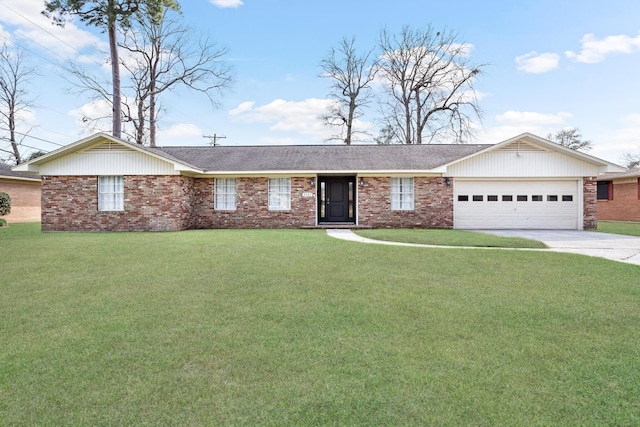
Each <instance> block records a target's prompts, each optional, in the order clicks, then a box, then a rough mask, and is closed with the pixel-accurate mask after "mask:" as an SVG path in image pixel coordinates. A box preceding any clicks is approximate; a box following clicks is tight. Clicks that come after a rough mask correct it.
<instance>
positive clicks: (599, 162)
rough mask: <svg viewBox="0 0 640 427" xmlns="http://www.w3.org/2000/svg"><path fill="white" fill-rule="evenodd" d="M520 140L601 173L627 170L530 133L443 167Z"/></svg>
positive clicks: (447, 165)
mask: <svg viewBox="0 0 640 427" xmlns="http://www.w3.org/2000/svg"><path fill="white" fill-rule="evenodd" d="M520 139H525V140H529V141H530V142H533V143H536V144H539V145H542V146H544V147H546V148H549V149H550V150H553V151H557V152H560V153H563V154H566V155H568V156H570V157H573V158H576V159H579V160H582V161H584V162H587V163H590V164H592V165H594V166H599V167H601V168H605V169H604V170H601V173H603V172H620V171H624V170H626V169H625V168H624V167H622V166H620V165H617V164H615V163H612V162H608V161H606V160H603V159H600V158H598V157H594V156H591V155H589V154H586V153H582V152H580V151H576V150H572V149H570V148H567V147H563V146H562V145H560V144H556V143H555V142H552V141H549V140H548V139H545V138H542V137H539V136H537V135H534V134H532V133H529V132H525V133H522V134H520V135H518V136H515V137H513V138H509V139H507V140H505V141H502V142H499V143H497V144H495V145H492V146H490V147H487V148H485V149H484V150H480V151H478V152H475V153H473V154H470V155H468V156H465V157H462V158H460V159H457V160H454V161H452V162H450V163H447V164H446V165H443V166H444V167H445V168H446V167H449V166H452V165H454V164H456V163H460V162H463V161H465V160H467V159H470V158H472V157H475V156H478V155H481V154H485V153H489V152H491V151H494V150H499V149H500V148H502V147H504V146H506V145H509V144H512V143H514V142H517V141H518V140H520Z"/></svg>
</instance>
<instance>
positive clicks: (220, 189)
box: [213, 178, 236, 211]
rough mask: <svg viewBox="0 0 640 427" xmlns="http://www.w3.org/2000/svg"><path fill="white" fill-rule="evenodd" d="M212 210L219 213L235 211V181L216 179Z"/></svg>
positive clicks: (232, 179)
mask: <svg viewBox="0 0 640 427" xmlns="http://www.w3.org/2000/svg"><path fill="white" fill-rule="evenodd" d="M213 199H214V200H213V208H214V209H215V210H220V211H235V210H236V179H235V178H216V183H215V188H214V198H213Z"/></svg>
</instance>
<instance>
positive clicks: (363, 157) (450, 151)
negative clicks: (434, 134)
mask: <svg viewBox="0 0 640 427" xmlns="http://www.w3.org/2000/svg"><path fill="white" fill-rule="evenodd" d="M488 147H491V145H478V144H424V145H295V146H292V145H282V146H242V147H237V146H236V147H232V146H222V147H163V148H155V149H151V150H154V151H155V150H157V152H158V154H160V155H163V154H164V155H165V156H167V157H172V158H174V159H178V160H181V161H182V162H184V163H187V164H189V165H193V166H195V167H197V168H199V169H201V170H205V171H220V172H230V171H238V172H249V171H309V172H316V171H376V170H380V171H383V170H398V171H402V170H407V171H410V170H412V171H415V170H431V169H434V168H437V167H438V166H442V165H445V164H447V163H451V162H452V161H455V160H458V159H461V158H463V157H466V156H469V155H471V154H474V153H477V152H478V151H481V150H484V149H486V148H488Z"/></svg>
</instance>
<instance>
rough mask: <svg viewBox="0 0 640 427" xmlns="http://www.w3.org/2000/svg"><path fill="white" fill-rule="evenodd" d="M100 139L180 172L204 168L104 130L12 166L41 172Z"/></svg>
mask: <svg viewBox="0 0 640 427" xmlns="http://www.w3.org/2000/svg"><path fill="white" fill-rule="evenodd" d="M100 139H107V140H109V141H112V142H115V143H118V144H121V145H124V146H126V147H128V148H131V149H133V150H135V151H138V152H140V153H144V154H147V155H149V156H151V157H155V158H156V159H159V160H162V161H164V162H168V163H171V164H172V165H173V167H174V169H175V170H176V171H178V172H193V173H202V170H200V169H198V168H196V167H194V166H193V165H189V164H187V163H184V162H179V161H177V160H176V159H174V158H169V157H166V156H163V155H162V154H158V153H156V152H155V151H151V150H148V149H146V147H143V146H140V145H138V144H134V143H131V142H129V141H125V140H123V139H120V138H116V137H114V136H111V135H108V134H106V133H103V132H98V133H95V134H93V135H91V136H88V137H86V138H83V139H81V140H79V141H76V142H74V143H71V144H69V145H66V146H64V147H61V148H59V149H57V150H54V151H52V152H50V153H47V154H45V155H43V156H40V157H37V158H35V159H33V160H30V161H28V162H25V163H21V164H19V165H18V166H15V167H13V168H12V170H14V171H17V172H32V173H39V172H40V168H39V166H40V165H43V164H45V163H48V162H50V161H52V160H55V159H58V158H61V157H64V156H67V155H69V154H72V153H74V152H76V151H79V150H81V149H83V148H85V147H89V146H91V145H93V144H95V143H96V142H98V141H99V140H100Z"/></svg>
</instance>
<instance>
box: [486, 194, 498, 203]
mask: <svg viewBox="0 0 640 427" xmlns="http://www.w3.org/2000/svg"><path fill="white" fill-rule="evenodd" d="M497 201H498V196H493V195H489V196H487V202H497Z"/></svg>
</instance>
